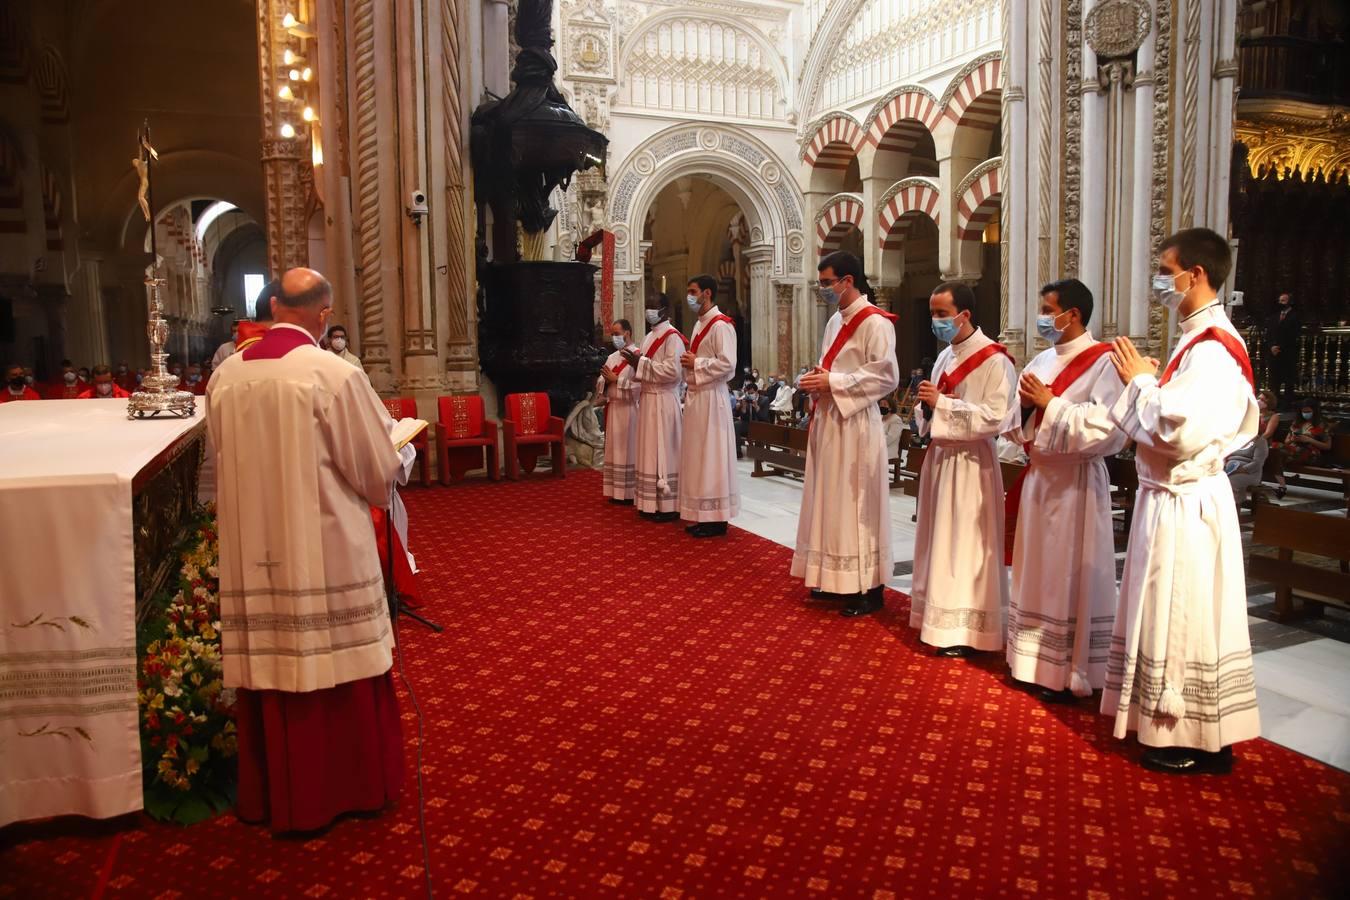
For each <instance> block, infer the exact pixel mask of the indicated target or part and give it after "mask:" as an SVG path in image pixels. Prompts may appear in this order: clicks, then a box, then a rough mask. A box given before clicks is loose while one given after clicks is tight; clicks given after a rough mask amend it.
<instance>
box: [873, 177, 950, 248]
mask: <svg viewBox="0 0 1350 900" xmlns="http://www.w3.org/2000/svg"><path fill="white" fill-rule="evenodd" d="M908 181H909V183H908V184H904V186H903V187H901V188H900V190H898V191H896V192H895V196H893V197H891V199H889V200H887V201H886V202H885V203H883V204H882V206H881V212H880V213H879V214H878V216H877V226H878V233H879V236H880V241H881V249H883V250H897V249H899V248H900V247H901V246H903V245H904V243H905V237H906V236H907V235H908V234H909V225H910V223H911V222H912V221H914V219H915V218H916V217H917V216H927V217H928V218H930V219H932V220H933V222H934V223H935V224H936V223H937V222H938V221H939V220H940V218H941V215H942V213H941V212H939V210H938V204H939V202H940V201H941V199H942V196H941V195H940V194H939V193H938V190H937V188H936V187H934V186H933V185H932V184H930V183H929V182H928V181H925V180H923V179H921V178H912V179H908ZM902 184H903V182H902Z"/></svg>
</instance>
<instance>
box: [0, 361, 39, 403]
mask: <svg viewBox="0 0 1350 900" xmlns="http://www.w3.org/2000/svg"><path fill="white" fill-rule="evenodd" d="M41 399H42V397H41V395H39V394H38V392H37V391H35V390H33V389H32V388H31V387H29V385H28V382H27V381H26V380H25V378H24V374H23V366H20V365H18V364H16V363H11V364H10V365H8V366H6V367H5V387H4V389H3V390H0V403H10V402H12V401H14V400H41Z"/></svg>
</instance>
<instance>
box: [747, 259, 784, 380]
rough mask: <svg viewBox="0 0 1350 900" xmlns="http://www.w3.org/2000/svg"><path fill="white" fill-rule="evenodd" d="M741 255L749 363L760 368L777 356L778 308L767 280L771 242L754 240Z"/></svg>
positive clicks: (765, 367)
mask: <svg viewBox="0 0 1350 900" xmlns="http://www.w3.org/2000/svg"><path fill="white" fill-rule="evenodd" d="M745 258H746V261H747V262H748V263H749V266H750V354H751V361H750V365H752V366H759V369H760V371H761V372H763V371H765V370H766V369H769V368H771V367H772V366H773V364H774V362H775V361H776V360H777V359H778V309H777V303H776V302H775V292H774V287H773V285H772V284H771V283H770V281H769V278H770V276H771V275H772V274H773V245H772V244H756V245H755V246H753V247H751V248H749V249H748V250H746V251H745ZM740 365H741V366H744V365H745V363H744V362H741V363H740Z"/></svg>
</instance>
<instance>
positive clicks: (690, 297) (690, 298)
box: [684, 294, 701, 309]
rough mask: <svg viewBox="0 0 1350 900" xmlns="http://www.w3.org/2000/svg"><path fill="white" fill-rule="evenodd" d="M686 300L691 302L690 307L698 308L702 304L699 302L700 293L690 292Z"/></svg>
mask: <svg viewBox="0 0 1350 900" xmlns="http://www.w3.org/2000/svg"><path fill="white" fill-rule="evenodd" d="M684 300H685V302H686V303H688V304H689V308H690V309H698V308H699V306H700V305H701V304H700V303H699V299H698V294H688V295H686V296H685V298H684Z"/></svg>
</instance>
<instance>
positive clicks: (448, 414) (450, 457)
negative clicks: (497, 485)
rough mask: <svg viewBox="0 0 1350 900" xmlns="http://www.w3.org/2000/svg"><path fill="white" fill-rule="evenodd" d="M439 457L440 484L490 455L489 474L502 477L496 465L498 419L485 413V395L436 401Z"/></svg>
mask: <svg viewBox="0 0 1350 900" xmlns="http://www.w3.org/2000/svg"><path fill="white" fill-rule="evenodd" d="M436 403H437V406H438V408H439V413H440V421H439V422H437V423H436V458H437V459H438V460H440V467H441V484H449V483H450V479H451V477H454V478H463V477H464V475H465V473H467V472H468V471H469V470H470V469H477V468H480V467H482V465H483V463H484V459H483V457H484V455H485V454H486V456H487V460H486V461H487V472H488V477H489V478H491V479H492V480H493V481H496V480H497V479H499V478H500V477H501V470H500V469H499V468H498V465H497V423H496V422H493V421H492V420H490V419H488V418H486V417H485V416H484V415H483V398H482V397H480V396H478V395H477V394H470V395H468V396H455V397H441V398H439V399H438V400H437V401H436Z"/></svg>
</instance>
